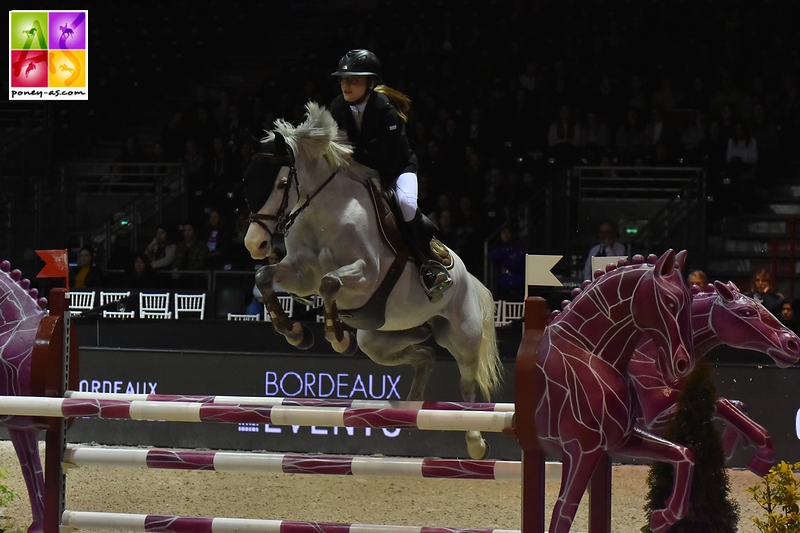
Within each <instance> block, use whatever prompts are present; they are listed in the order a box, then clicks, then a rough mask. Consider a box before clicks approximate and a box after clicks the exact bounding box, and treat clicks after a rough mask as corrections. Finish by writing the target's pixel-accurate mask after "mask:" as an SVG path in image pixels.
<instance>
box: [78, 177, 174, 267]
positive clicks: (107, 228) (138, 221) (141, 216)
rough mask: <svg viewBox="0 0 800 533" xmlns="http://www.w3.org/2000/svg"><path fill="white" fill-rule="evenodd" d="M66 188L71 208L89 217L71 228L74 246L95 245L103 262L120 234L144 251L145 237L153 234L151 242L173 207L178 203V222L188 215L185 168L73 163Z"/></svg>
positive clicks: (135, 247) (136, 247)
mask: <svg viewBox="0 0 800 533" xmlns="http://www.w3.org/2000/svg"><path fill="white" fill-rule="evenodd" d="M62 183H64V186H65V189H66V192H67V197H68V198H69V200H68V201H69V202H70V204H71V207H72V208H73V209H74V210H75V211H80V212H81V213H83V214H84V215H85V218H84V219H82V220H78V221H77V224H76V227H73V228H70V230H71V233H72V236H71V237H70V238H69V241H70V242H74V241H76V240H77V241H78V242H77V244H78V245H81V246H82V245H85V244H91V245H92V246H94V247H95V249H96V251H97V252H98V254H99V256H100V257H107V256H108V255H109V253H110V248H111V243H112V242H113V241H114V239H115V238H116V237H118V236H119V235H125V236H126V237H127V238H129V240H130V244H131V246H133V247H134V249H140V248H142V246H140V244H141V242H140V241H143V239H142V238H141V237H142V235H140V233H141V232H143V231H147V234H146V236H147V237H149V236H150V235H151V234H152V229H154V228H155V226H157V225H158V224H160V223H162V221H163V217H164V216H165V214H166V213H167V210H168V209H169V208H170V206H175V205H176V204H177V207H175V208H174V209H173V212H174V213H175V215H176V217H178V218H180V219H183V218H185V216H186V180H185V176H184V172H183V166H182V165H181V164H180V163H107V162H77V163H70V164H68V165H64V166H63V167H62ZM76 218H77V217H76ZM148 223H149V225H148ZM150 226H152V228H151V227H150ZM86 241H88V242H86Z"/></svg>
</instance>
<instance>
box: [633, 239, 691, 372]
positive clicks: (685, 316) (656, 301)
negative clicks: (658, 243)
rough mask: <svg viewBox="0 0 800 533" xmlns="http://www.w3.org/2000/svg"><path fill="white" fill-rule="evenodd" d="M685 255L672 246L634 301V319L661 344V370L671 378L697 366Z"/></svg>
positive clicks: (637, 290)
mask: <svg viewBox="0 0 800 533" xmlns="http://www.w3.org/2000/svg"><path fill="white" fill-rule="evenodd" d="M685 258H686V252H685V251H683V252H680V253H678V254H677V256H676V255H675V252H674V251H673V250H668V251H667V252H666V253H665V254H664V255H662V256H661V257H659V258H658V259H657V260H655V265H654V267H653V270H652V273H651V274H648V275H646V276H644V277H642V278H641V280H640V281H639V285H638V287H637V288H636V290H635V292H634V297H633V303H632V313H633V320H634V322H635V323H636V325H637V327H638V328H639V329H641V330H643V331H645V332H646V333H647V334H649V335H650V337H651V338H652V339H653V342H654V343H655V344H656V346H658V354H659V356H658V358H657V360H658V364H659V367H660V370H661V372H662V374H663V375H664V376H666V377H667V378H668V379H671V380H676V379H680V378H682V377H684V376H685V375H686V374H688V373H689V372H690V371H691V370H692V368H693V367H694V356H693V350H694V345H693V341H692V322H691V319H692V314H691V312H692V311H691V301H692V300H691V294H690V292H689V289H688V288H687V287H686V285H685V284H684V283H683V277H682V276H681V269H682V268H683V263H684V261H685ZM653 259H655V256H651V258H650V260H649V261H648V262H651V261H652V260H653Z"/></svg>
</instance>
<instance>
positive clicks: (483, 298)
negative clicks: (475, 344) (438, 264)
mask: <svg viewBox="0 0 800 533" xmlns="http://www.w3.org/2000/svg"><path fill="white" fill-rule="evenodd" d="M469 277H470V280H471V281H472V286H473V287H474V288H475V293H476V294H477V296H478V305H479V306H480V308H481V316H482V319H483V334H482V335H481V347H480V351H479V352H478V369H477V371H476V372H475V381H476V382H477V383H478V388H479V389H480V390H481V394H482V395H483V397H484V399H485V400H486V401H491V399H492V394H493V393H494V392H495V391H497V389H498V387H500V378H501V377H502V374H503V365H502V364H500V354H499V352H498V351H497V335H496V334H495V329H494V296H492V293H491V291H489V289H487V288H486V286H484V284H483V283H481V282H480V281H478V279H477V278H476V277H475V276H473V275H472V274H470V275H469Z"/></svg>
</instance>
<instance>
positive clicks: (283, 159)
mask: <svg viewBox="0 0 800 533" xmlns="http://www.w3.org/2000/svg"><path fill="white" fill-rule="evenodd" d="M253 159H254V160H256V161H264V162H268V163H279V164H281V165H283V166H288V167H289V176H288V179H287V184H286V185H287V186H285V187H284V188H283V198H281V203H280V205H279V206H278V212H277V213H275V214H274V215H272V214H268V213H266V214H262V213H253V212H251V213H250V214H249V215H248V217H247V218H248V220H249V221H250V223H251V224H253V223H256V224H258V225H259V226H261V227H262V228H263V229H264V231H266V232H267V234H268V235H269V238H270V239H273V240H274V238H275V235H284V236H285V235H286V234H287V233H288V232H289V228H291V227H292V225H293V224H294V221H295V219H296V218H297V217H298V216H299V215H300V213H302V212H303V210H304V209H305V208H306V207H308V205H309V204H310V203H311V200H312V199H313V198H314V197H315V196H316V195H317V194H319V193H320V191H322V189H324V188H325V187H326V186H327V185H328V184H329V183H330V182H331V180H333V178H334V177H335V176H336V171H335V170H334V171H333V173H332V174H331V175H330V176H328V179H326V180H325V181H324V182H323V183H322V185H320V186H319V188H318V189H317V190H316V191H314V193H313V194H311V195H310V196H308V197H307V198H306V200H305V202H304V203H303V205H301V206H299V207H298V208H296V209H292V210H291V211H290V212H289V213H287V212H286V208H287V207H288V206H289V193H290V192H291V188H292V185H294V189H295V191H296V192H297V198H298V199H299V198H300V183H299V181H298V179H297V168H295V166H294V158H293V157H292V156H288V155H275V154H265V153H258V154H254V155H253ZM265 220H270V221H272V220H274V221H275V222H276V226H275V233H273V232H272V231H271V230H270V229H269V228H268V227H267V225H266V224H265V223H264V221H265Z"/></svg>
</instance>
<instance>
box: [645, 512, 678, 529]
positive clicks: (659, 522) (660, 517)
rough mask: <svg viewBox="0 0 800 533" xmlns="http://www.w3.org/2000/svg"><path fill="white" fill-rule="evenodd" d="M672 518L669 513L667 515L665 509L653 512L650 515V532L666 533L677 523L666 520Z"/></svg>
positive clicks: (674, 520) (673, 520)
mask: <svg viewBox="0 0 800 533" xmlns="http://www.w3.org/2000/svg"><path fill="white" fill-rule="evenodd" d="M668 514H669V517H672V514H671V513H668V512H667V510H666V509H658V510H656V511H653V513H652V514H651V515H650V531H652V532H653V533H667V531H669V529H670V528H671V527H672V526H673V525H674V524H675V522H677V520H676V519H674V517H673V519H672V520H670V519H669V518H668Z"/></svg>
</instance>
